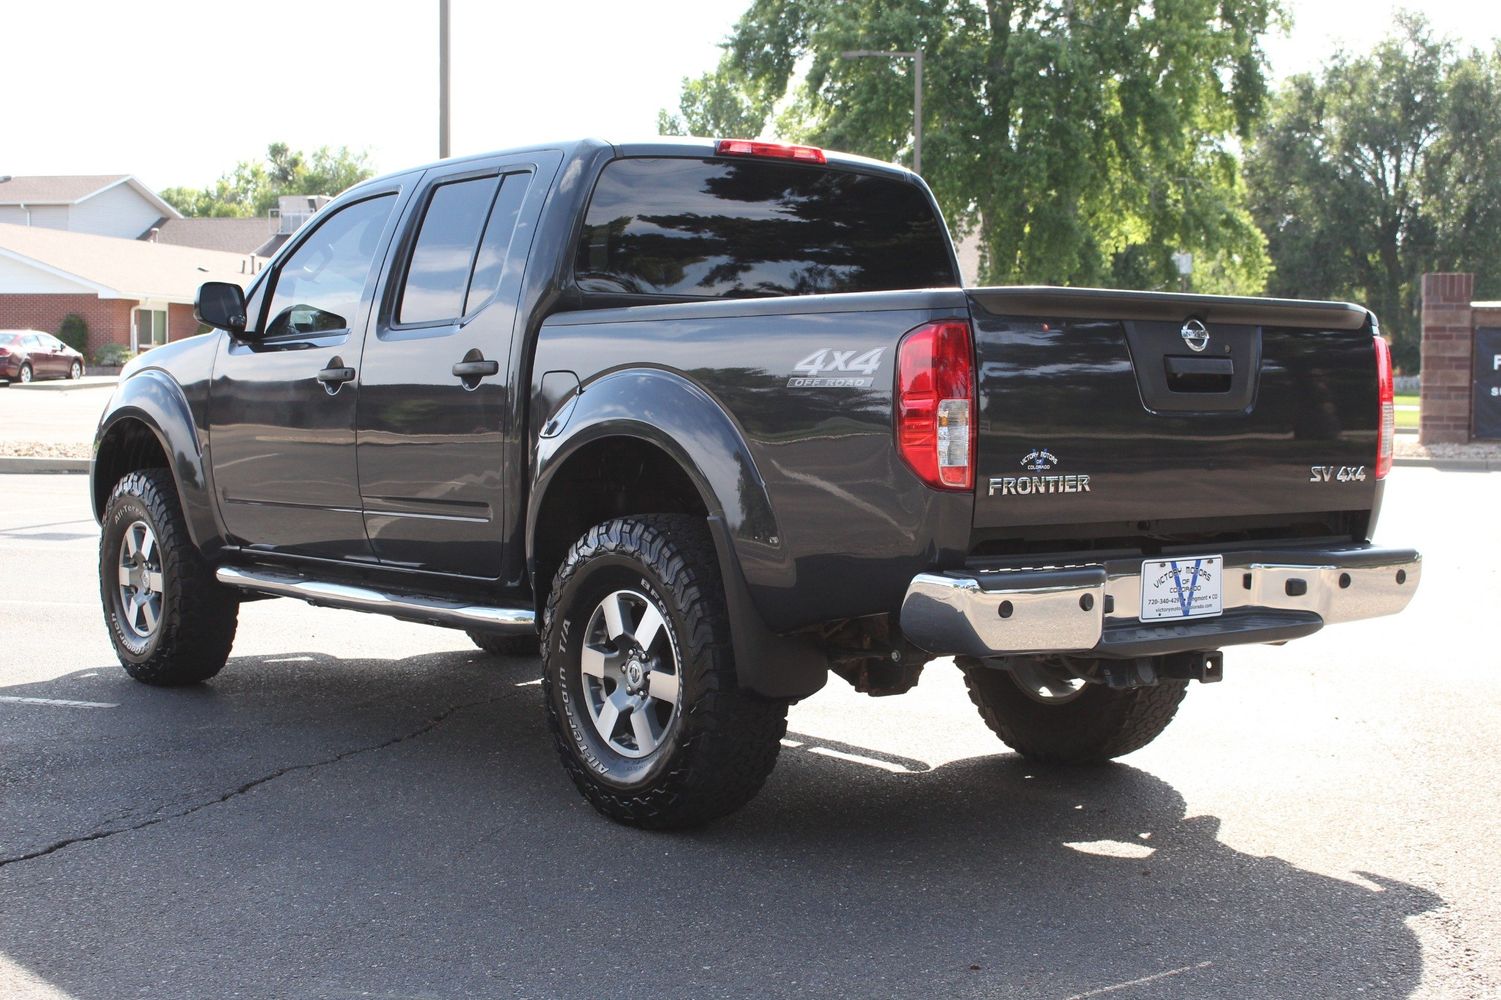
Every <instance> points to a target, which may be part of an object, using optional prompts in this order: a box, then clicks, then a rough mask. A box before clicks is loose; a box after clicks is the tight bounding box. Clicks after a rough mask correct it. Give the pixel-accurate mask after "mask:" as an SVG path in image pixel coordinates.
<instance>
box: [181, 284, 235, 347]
mask: <svg viewBox="0 0 1501 1000" xmlns="http://www.w3.org/2000/svg"><path fill="white" fill-rule="evenodd" d="M193 315H194V316H196V317H197V318H198V322H200V323H207V324H208V325H209V326H214V327H218V328H219V329H221V330H228V331H229V332H230V333H232V334H234V335H235V336H239V335H241V334H243V333H244V332H245V290H244V289H243V288H241V287H240V286H239V285H236V284H234V283H233V282H229V281H205V282H204V283H203V284H201V285H199V286H198V295H197V297H195V298H194V299H193Z"/></svg>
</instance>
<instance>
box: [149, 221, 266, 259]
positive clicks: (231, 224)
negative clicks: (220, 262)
mask: <svg viewBox="0 0 1501 1000" xmlns="http://www.w3.org/2000/svg"><path fill="white" fill-rule="evenodd" d="M276 226H277V220H275V219H272V218H267V217H264V216H261V217H254V218H249V219H163V220H162V221H161V222H158V223H157V224H156V225H155V226H154V227H152V228H154V229H156V230H157V234H156V242H157V243H161V244H164V245H167V246H182V247H199V248H201V249H203V250H221V251H223V252H225V253H240V254H250V253H255V252H256V251H257V250H259V249H260V248H261V247H263V246H265V244H266V241H268V240H269V239H271V237H272V236H274V235H276ZM142 238H143V239H148V240H149V239H150V232H149V231H148V232H147V233H146V235H145V236H143V237H142Z"/></svg>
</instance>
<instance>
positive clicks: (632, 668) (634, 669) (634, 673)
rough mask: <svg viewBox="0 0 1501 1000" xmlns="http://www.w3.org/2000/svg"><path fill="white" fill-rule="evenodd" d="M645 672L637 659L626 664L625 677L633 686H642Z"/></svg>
mask: <svg viewBox="0 0 1501 1000" xmlns="http://www.w3.org/2000/svg"><path fill="white" fill-rule="evenodd" d="M644 673H645V672H644V671H643V670H642V669H641V664H640V663H638V662H636V661H635V660H632V661H631V662H630V663H627V664H626V665H625V679H626V680H627V681H628V682H630V685H631V687H640V686H641V678H642V677H643V676H644Z"/></svg>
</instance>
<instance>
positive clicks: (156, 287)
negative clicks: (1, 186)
mask: <svg viewBox="0 0 1501 1000" xmlns="http://www.w3.org/2000/svg"><path fill="white" fill-rule="evenodd" d="M0 257H7V258H10V259H12V260H16V261H19V262H21V263H23V264H30V265H31V266H33V267H36V268H38V269H40V270H42V271H45V272H47V273H49V274H52V275H54V276H57V277H61V278H65V279H71V280H74V281H77V282H78V283H79V284H81V285H84V286H87V287H89V288H92V289H93V290H94V291H95V292H96V293H97V294H98V295H99V297H100V298H106V299H147V298H153V299H166V300H168V301H169V302H192V301H193V297H194V295H195V294H196V293H197V291H198V286H199V285H200V284H202V283H203V282H205V281H232V282H234V283H235V284H238V285H242V286H243V285H248V284H249V283H250V281H251V279H252V278H253V277H254V275H255V272H256V271H257V270H258V269H259V267H260V265H261V264H262V263H264V261H263V260H262V259H261V258H257V257H251V256H249V255H246V254H238V253H224V252H222V251H218V250H204V249H202V248H199V247H183V246H170V245H165V246H164V245H162V244H160V243H147V242H145V241H142V240H124V239H118V238H116V237H113V236H93V235H90V234H86V233H71V232H67V231H66V230H61V229H47V228H44V227H41V226H14V225H8V224H4V223H0Z"/></svg>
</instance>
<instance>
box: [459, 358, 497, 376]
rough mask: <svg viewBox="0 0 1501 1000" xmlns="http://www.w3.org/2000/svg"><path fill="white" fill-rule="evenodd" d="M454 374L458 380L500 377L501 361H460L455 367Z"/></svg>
mask: <svg viewBox="0 0 1501 1000" xmlns="http://www.w3.org/2000/svg"><path fill="white" fill-rule="evenodd" d="M453 373H454V375H455V376H456V377H458V378H484V377H485V376H486V375H499V374H500V362H499V361H460V362H458V363H457V364H455V365H454V366H453Z"/></svg>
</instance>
